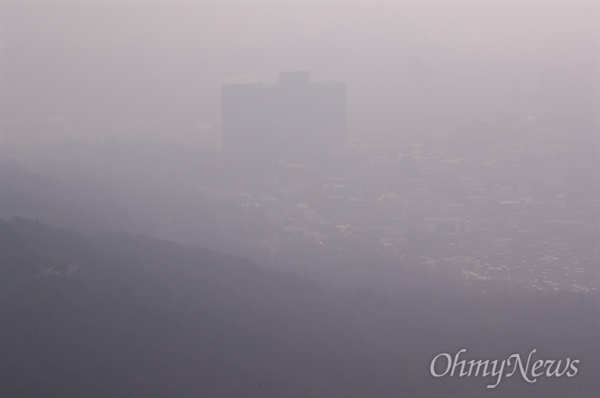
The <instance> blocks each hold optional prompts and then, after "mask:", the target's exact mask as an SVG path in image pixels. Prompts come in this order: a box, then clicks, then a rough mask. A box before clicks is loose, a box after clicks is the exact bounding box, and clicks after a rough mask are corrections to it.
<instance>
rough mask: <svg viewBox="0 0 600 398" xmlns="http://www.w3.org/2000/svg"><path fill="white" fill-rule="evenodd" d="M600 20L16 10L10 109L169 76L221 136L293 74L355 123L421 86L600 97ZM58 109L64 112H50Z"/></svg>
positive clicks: (8, 49)
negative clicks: (233, 111) (372, 107)
mask: <svg viewBox="0 0 600 398" xmlns="http://www.w3.org/2000/svg"><path fill="white" fill-rule="evenodd" d="M598 15H599V14H598V2H595V1H588V2H576V1H561V2H542V1H535V2H532V1H529V2H526V1H504V2H486V1H478V2H458V1H441V2H400V1H398V2H371V1H368V2H367V1H365V2H326V3H323V2H285V1H276V2H258V1H257V2H252V1H250V2H151V1H139V2H127V3H122V2H109V1H98V2H52V1H44V2H23V1H19V2H3V3H2V50H3V59H2V64H3V65H2V66H3V76H2V80H3V82H2V83H3V87H4V89H5V92H4V95H3V97H4V98H3V99H4V100H6V101H8V103H7V104H6V106H7V107H9V108H10V106H12V105H11V101H12V97H11V96H13V93H14V97H15V98H16V97H17V96H18V92H21V93H24V92H26V91H28V90H29V91H30V92H32V93H33V92H34V91H35V92H37V93H38V94H39V95H40V96H44V95H47V98H54V97H52V96H53V95H54V96H55V92H57V91H58V89H57V88H56V87H59V86H58V85H59V84H60V87H66V88H70V87H72V86H73V87H74V86H81V85H82V83H85V82H87V83H88V84H91V83H90V82H91V81H92V80H93V79H100V81H102V76H101V75H102V74H103V72H105V71H106V73H105V75H106V77H105V78H106V82H104V83H98V84H103V85H106V84H109V82H114V81H117V80H119V81H120V83H119V87H118V89H119V90H125V88H124V87H125V86H126V83H127V84H129V83H128V82H130V81H135V80H136V79H146V80H153V79H159V80H160V79H161V78H164V77H165V76H169V79H171V81H172V82H173V85H172V89H171V91H170V92H169V95H171V96H174V97H175V98H174V100H175V102H177V99H179V100H181V101H180V102H181V103H184V102H185V101H188V100H189V101H192V102H193V104H192V105H190V109H191V107H195V108H196V109H203V110H204V111H205V113H204V115H202V116H201V117H199V120H198V121H197V122H201V123H204V122H208V123H215V121H216V118H217V115H218V113H219V109H218V107H219V105H218V102H219V98H218V97H219V92H218V90H219V86H220V84H221V83H222V82H223V81H224V80H225V79H227V78H229V77H232V76H239V75H256V76H258V77H260V78H262V79H264V80H268V81H272V80H274V79H275V77H276V74H277V72H278V71H279V70H286V69H292V70H293V69H306V70H310V71H311V76H312V77H313V78H314V79H316V80H319V79H337V80H344V81H346V82H347V83H348V84H349V101H350V103H349V106H350V109H351V110H352V109H359V108H361V107H364V106H367V104H369V103H372V102H373V99H374V98H379V99H382V100H386V99H390V98H391V99H393V98H395V96H396V95H397V93H398V90H406V91H407V92H410V89H411V88H410V87H408V86H409V85H410V84H412V83H410V82H413V81H425V82H432V81H435V82H440V83H441V84H443V85H445V86H446V87H447V90H453V89H454V87H467V90H468V86H469V84H471V83H469V82H470V81H473V80H474V79H475V80H477V79H479V80H478V81H483V80H485V81H490V82H492V83H491V84H495V83H494V82H496V83H497V81H498V80H503V81H505V82H506V81H508V82H509V85H510V84H512V85H514V86H515V87H517V86H519V85H520V86H523V87H525V86H527V85H528V84H529V83H528V82H531V81H532V76H538V75H539V74H540V73H542V72H543V71H544V70H546V69H566V70H568V74H569V76H570V79H572V80H573V81H579V84H580V85H581V86H583V82H588V83H589V84H591V86H592V87H594V86H595V85H597V69H598V28H599V21H598ZM82 54H84V55H85V54H87V55H89V56H87V55H86V56H87V58H86V56H84V55H82ZM82 59H83V60H82ZM33 65H37V66H36V67H33ZM44 68H45V69H44ZM40 69H44V72H43V73H41V72H40ZM81 71H84V72H86V76H87V77H81V76H79V77H78V79H79V80H77V79H75V78H74V77H73V76H76V75H81ZM115 74H118V75H119V77H118V78H116V77H115V76H116V75H115ZM99 76H100V77H99ZM74 79H75V80H74ZM85 79H88V80H89V81H88V80H86V81H85V82H84V80H85ZM176 82H179V83H178V84H179V86H178V87H179V88H176V87H177V84H176ZM407 82H408V83H407ZM505 82H504V83H502V84H499V85H498V87H501V86H502V85H506V83H505ZM53 84H54V85H56V87H55V88H54V89H52V90H54V91H52V90H51V89H48V90H45V89H39V90H37V89H35V90H34V89H33V88H32V87H33V85H36V86H35V87H51V86H52V85H53ZM476 84H479V83H476ZM165 87H166V86H165ZM36 90H37V91H36ZM44 90H45V91H44ZM186 90H187V91H186ZM51 91H52V93H51ZM67 91H68V90H67ZM167 91H168V90H167ZM49 93H50V94H49ZM53 93H54V94H53ZM185 93H187V94H185ZM200 93H202V94H200ZM184 94H185V95H187V97H185V95H184ZM69 95H71V94H68V95H66V97H69ZM73 95H75V94H73ZM78 95H80V97H78V98H79V102H81V101H82V98H81V96H82V95H83V94H81V93H80V94H78ZM24 96H25V94H22V97H23V100H22V101H21V102H23V101H25V97H24ZM588 96H589V95H588ZM63 97H65V96H63ZM66 97H65V98H66ZM184 97H185V98H184ZM40 98H41V97H40ZM45 98H46V97H45ZM61 101H63V102H65V104H66V103H68V100H67V99H64V98H63V99H62V100H61ZM133 101H134V102H135V99H134V100H133ZM34 102H35V101H34ZM47 102H53V103H57V101H56V99H55V98H54V99H52V100H51V99H46V100H44V101H42V100H40V105H39V106H40V107H43V106H44V105H43V104H44V103H47ZM58 102H60V101H58ZM66 106H68V105H65V107H66ZM180 107H181V106H180ZM16 108H18V106H17V105H15V106H14V109H16ZM7 109H8V108H7ZM10 109H12V108H10Z"/></svg>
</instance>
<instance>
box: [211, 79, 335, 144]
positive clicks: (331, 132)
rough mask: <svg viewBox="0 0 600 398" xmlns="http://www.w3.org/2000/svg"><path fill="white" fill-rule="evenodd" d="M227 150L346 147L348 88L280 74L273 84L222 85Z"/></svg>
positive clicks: (224, 142)
mask: <svg viewBox="0 0 600 398" xmlns="http://www.w3.org/2000/svg"><path fill="white" fill-rule="evenodd" d="M221 112H222V131H223V146H224V148H226V149H233V150H252V149H291V150H295V149H311V148H313V149H318V148H328V147H334V146H339V145H342V144H344V143H345V142H346V84H345V83H343V82H338V81H327V82H311V81H310V77H309V74H308V72H305V71H298V72H280V74H279V80H278V82H277V83H274V84H264V83H250V84H247V83H246V84H240V83H234V84H227V83H226V84H223V86H222V88H221Z"/></svg>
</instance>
